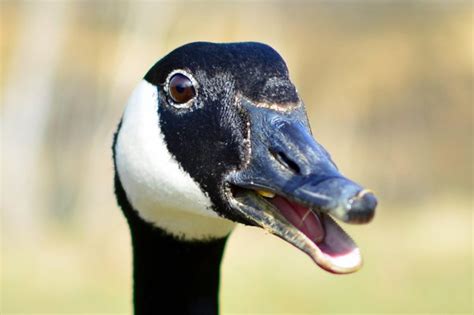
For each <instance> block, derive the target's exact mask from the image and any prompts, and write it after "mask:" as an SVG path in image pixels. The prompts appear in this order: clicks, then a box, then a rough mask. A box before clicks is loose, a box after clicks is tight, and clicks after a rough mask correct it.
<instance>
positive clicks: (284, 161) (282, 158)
mask: <svg viewBox="0 0 474 315" xmlns="http://www.w3.org/2000/svg"><path fill="white" fill-rule="evenodd" d="M270 152H271V153H272V155H273V157H274V158H275V159H276V160H277V161H278V162H279V163H280V164H281V165H283V166H284V167H285V168H287V169H289V170H291V171H292V172H294V173H296V174H300V173H301V168H300V167H299V166H298V164H297V163H296V162H295V161H293V160H292V159H291V158H290V157H288V156H287V155H286V154H285V153H284V152H282V151H270Z"/></svg>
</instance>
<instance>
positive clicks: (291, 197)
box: [226, 102, 377, 273]
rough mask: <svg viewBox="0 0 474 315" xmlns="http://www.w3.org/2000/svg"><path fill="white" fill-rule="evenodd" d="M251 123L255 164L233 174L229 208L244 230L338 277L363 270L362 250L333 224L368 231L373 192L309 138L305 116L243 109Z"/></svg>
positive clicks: (252, 161)
mask: <svg viewBox="0 0 474 315" xmlns="http://www.w3.org/2000/svg"><path fill="white" fill-rule="evenodd" d="M244 107H245V108H246V109H247V111H248V112H249V117H250V143H251V148H250V152H251V154H250V157H249V161H248V163H247V164H246V167H245V168H243V169H241V170H237V171H235V172H233V173H231V174H229V175H228V176H227V178H226V181H227V183H228V184H229V189H228V191H227V194H228V197H229V198H228V199H229V200H230V203H231V206H232V207H233V208H234V209H236V210H237V211H238V212H239V213H240V214H241V215H242V217H243V218H244V219H245V221H246V222H248V223H249V224H253V225H257V226H260V227H262V228H264V229H265V230H267V231H269V232H270V233H272V234H275V235H277V236H279V237H281V238H283V239H284V240H286V241H288V242H289V243H291V244H292V245H294V246H296V247H297V248H299V249H301V250H302V251H304V252H305V253H306V254H308V255H309V256H310V257H311V258H312V259H313V260H314V261H315V262H316V263H317V264H318V265H319V266H321V267H322V268H324V269H326V270H328V271H330V272H334V273H350V272H354V271H356V270H358V269H359V268H360V267H361V265H362V258H361V255H360V252H359V249H358V247H357V246H356V245H355V243H354V242H353V241H352V239H351V238H350V237H349V236H348V235H347V234H346V233H345V232H344V231H343V230H342V229H341V228H340V227H339V226H338V225H337V224H336V222H335V221H334V220H333V219H332V217H334V218H337V219H339V220H341V221H344V222H347V223H355V224H358V223H367V222H369V221H370V220H371V219H372V218H373V216H374V213H375V208H376V205H377V200H376V199H375V196H374V195H373V193H372V192H370V191H369V190H367V189H364V188H362V187H361V186H359V185H358V184H356V183H354V182H353V181H351V180H349V179H347V178H345V177H344V176H342V175H341V174H340V173H339V171H338V169H337V167H336V166H335V164H334V163H333V162H332V160H331V158H330V156H329V154H328V153H327V151H326V150H325V149H324V148H323V147H322V146H321V145H320V144H318V143H317V142H316V140H315V139H314V138H313V137H312V135H311V132H310V131H309V128H308V125H307V122H306V115H305V113H304V111H303V109H302V108H301V107H300V108H297V109H294V110H292V111H288V112H277V111H275V110H271V109H267V108H261V107H256V106H254V105H252V104H251V103H249V102H247V103H245V102H244Z"/></svg>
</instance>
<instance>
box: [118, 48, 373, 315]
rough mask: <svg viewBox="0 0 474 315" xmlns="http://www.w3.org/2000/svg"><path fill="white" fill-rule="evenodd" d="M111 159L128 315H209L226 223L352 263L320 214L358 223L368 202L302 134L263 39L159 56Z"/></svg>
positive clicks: (321, 257) (298, 105)
mask: <svg viewBox="0 0 474 315" xmlns="http://www.w3.org/2000/svg"><path fill="white" fill-rule="evenodd" d="M113 157H114V165H115V192H116V196H117V200H118V204H119V205H120V207H121V208H122V210H123V213H124V214H125V217H126V218H127V221H128V223H129V226H130V231H131V237H132V244H133V263H134V268H133V270H134V271H133V273H134V309H135V313H136V314H157V313H163V314H216V313H218V288H219V269H220V262H221V258H222V254H223V251H224V246H225V242H226V239H227V237H228V235H229V233H230V232H231V231H232V229H233V227H234V226H235V224H236V223H242V224H247V225H253V226H257V227H261V228H263V229H265V230H266V231H269V232H270V233H272V234H274V235H276V236H279V237H280V238H282V239H284V240H285V241H287V242H289V243H291V244H292V245H294V246H295V247H297V248H299V249H300V250H302V251H303V252H305V253H306V254H308V255H309V256H310V257H311V258H312V259H313V260H314V261H315V262H316V263H317V264H318V265H319V266H320V267H322V268H324V269H326V270H328V271H330V272H333V273H350V272H353V271H356V270H357V269H358V268H360V266H361V262H362V260H361V256H360V253H359V249H358V248H357V246H356V245H355V243H354V242H353V241H352V240H351V238H350V237H349V236H348V235H347V234H346V233H345V232H344V231H343V230H342V229H341V228H340V227H339V226H338V225H337V224H336V223H335V222H334V220H333V219H332V217H334V218H337V219H339V220H341V221H344V222H348V223H366V222H368V221H370V220H371V219H372V217H373V215H374V211H375V207H376V204H377V201H376V199H375V197H374V195H373V194H372V193H371V192H370V191H368V190H365V189H363V188H362V187H360V186H359V185H357V184H355V183H354V182H352V181H350V180H348V179H346V178H345V177H343V176H342V175H341V174H340V173H339V171H338V169H337V167H336V166H335V164H334V162H333V161H332V160H331V158H330V156H329V154H328V153H327V151H326V150H325V149H324V148H323V147H322V146H321V145H320V144H318V143H317V142H316V140H315V139H314V138H313V137H312V134H311V130H310V127H309V124H308V120H307V116H306V112H305V108H304V105H303V102H302V100H301V99H300V97H299V96H298V93H297V91H296V89H295V87H294V85H293V84H292V83H291V82H290V80H289V77H288V69H287V67H286V64H285V62H284V61H283V59H282V58H281V57H280V55H279V54H278V53H277V52H276V51H275V50H273V49H272V48H271V47H269V46H267V45H264V44H260V43H253V42H247V43H230V44H215V43H205V42H196V43H191V44H187V45H184V46H182V47H179V48H177V49H175V50H174V51H172V52H171V53H169V54H168V55H167V56H165V57H164V58H163V59H161V60H160V61H158V62H157V63H156V64H155V65H154V66H153V67H152V68H151V69H150V70H149V71H148V73H147V74H146V75H145V77H144V79H143V80H142V81H141V82H140V83H139V84H138V86H137V87H136V89H135V90H134V92H133V94H132V96H131V97H130V100H129V102H128V104H127V106H126V109H125V112H124V114H123V117H122V120H121V122H120V124H119V126H118V129H117V132H116V134H115V139H114V144H113Z"/></svg>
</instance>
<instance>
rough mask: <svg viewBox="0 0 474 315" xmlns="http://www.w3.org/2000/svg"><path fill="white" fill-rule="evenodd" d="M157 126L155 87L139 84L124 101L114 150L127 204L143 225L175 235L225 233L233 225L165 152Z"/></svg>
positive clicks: (144, 82) (157, 114)
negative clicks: (143, 222)
mask: <svg viewBox="0 0 474 315" xmlns="http://www.w3.org/2000/svg"><path fill="white" fill-rule="evenodd" d="M177 119H179V117H177ZM159 124H160V123H159V113H158V91H157V88H156V86H154V85H152V84H151V83H149V82H147V81H145V80H142V82H140V84H139V85H138V86H137V87H136V88H135V90H134V92H133V94H132V96H131V97H130V99H129V101H128V104H127V107H126V109H125V112H124V115H123V118H122V126H121V128H120V131H119V134H118V138H117V143H116V147H115V150H116V156H115V159H116V165H117V171H118V175H119V178H120V181H121V183H122V185H123V188H124V189H125V192H126V194H127V198H128V200H129V202H130V203H131V204H132V206H133V208H134V209H135V210H137V211H138V213H139V215H140V216H141V217H142V218H143V219H144V220H145V221H147V222H150V223H152V224H154V225H155V226H157V227H160V228H162V229H164V230H165V231H167V232H169V233H171V234H174V235H176V236H180V237H184V238H185V239H205V238H216V237H222V236H225V235H227V234H228V233H230V231H231V230H232V228H233V226H234V223H233V222H231V221H228V220H225V219H223V218H221V217H219V216H218V214H217V213H215V212H214V211H212V208H211V200H210V199H209V197H208V196H207V194H206V193H204V192H203V191H202V190H201V188H200V187H199V185H198V184H197V183H196V182H195V181H194V180H193V179H192V178H191V176H190V175H189V174H188V173H186V172H185V171H184V170H183V169H182V168H181V166H180V165H179V163H178V162H177V161H176V159H175V158H174V157H173V156H172V154H171V153H170V152H169V151H168V148H167V146H166V143H165V139H164V136H163V134H162V133H161V131H160V128H159Z"/></svg>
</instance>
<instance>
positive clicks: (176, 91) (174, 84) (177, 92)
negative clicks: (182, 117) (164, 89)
mask: <svg viewBox="0 0 474 315" xmlns="http://www.w3.org/2000/svg"><path fill="white" fill-rule="evenodd" d="M169 94H170V97H171V99H172V100H173V101H174V102H176V103H178V104H182V103H186V102H187V101H189V100H190V99H192V98H193V97H194V96H196V90H195V89H194V85H193V82H192V81H191V80H190V79H189V78H188V77H187V76H185V75H184V74H181V73H176V74H175V75H173V76H172V77H171V79H170V81H169Z"/></svg>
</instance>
